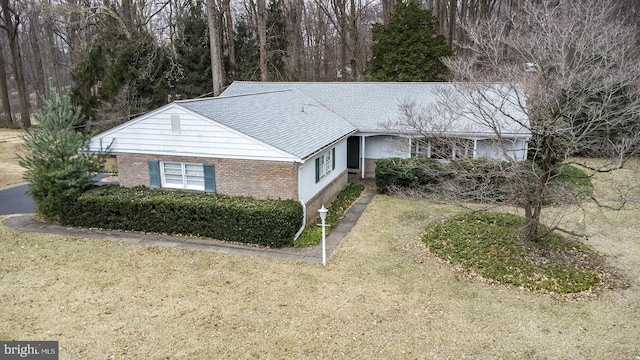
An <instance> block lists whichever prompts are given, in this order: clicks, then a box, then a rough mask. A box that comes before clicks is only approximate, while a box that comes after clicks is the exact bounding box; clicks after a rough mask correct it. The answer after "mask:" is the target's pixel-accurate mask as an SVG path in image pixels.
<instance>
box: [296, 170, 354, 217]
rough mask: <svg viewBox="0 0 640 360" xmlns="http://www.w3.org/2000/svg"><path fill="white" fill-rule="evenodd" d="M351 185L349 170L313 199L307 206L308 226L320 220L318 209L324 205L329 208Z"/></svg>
mask: <svg viewBox="0 0 640 360" xmlns="http://www.w3.org/2000/svg"><path fill="white" fill-rule="evenodd" d="M348 183H349V172H348V171H347V170H345V171H343V172H342V173H341V174H340V175H338V177H337V178H335V179H334V180H333V181H332V182H331V183H330V184H329V185H327V186H326V187H325V188H324V189H323V190H322V191H320V192H319V193H318V194H316V196H314V197H312V198H311V199H310V200H309V201H307V203H306V204H305V205H306V207H307V216H306V221H307V226H308V225H309V224H311V223H312V221H314V220H315V219H316V218H318V216H319V214H318V209H320V208H321V207H322V205H324V206H325V207H326V206H329V204H331V202H332V201H333V200H334V199H335V198H336V196H338V194H339V193H340V191H342V190H344V188H346V187H347V184H348Z"/></svg>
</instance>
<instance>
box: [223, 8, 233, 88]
mask: <svg viewBox="0 0 640 360" xmlns="http://www.w3.org/2000/svg"><path fill="white" fill-rule="evenodd" d="M230 2H231V1H230V0H224V3H223V6H224V16H225V22H226V25H227V47H228V49H229V82H232V81H233V80H235V78H236V46H235V39H234V31H233V14H231V6H230V5H229V3H230Z"/></svg>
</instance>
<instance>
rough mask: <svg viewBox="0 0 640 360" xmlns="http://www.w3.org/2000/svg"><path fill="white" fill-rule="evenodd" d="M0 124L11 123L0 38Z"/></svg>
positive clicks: (2, 42)
mask: <svg viewBox="0 0 640 360" xmlns="http://www.w3.org/2000/svg"><path fill="white" fill-rule="evenodd" d="M0 104H1V105H2V109H1V110H2V111H1V112H0V124H1V125H2V126H6V127H9V126H11V125H13V118H12V116H11V101H10V100H9V86H8V84H7V70H6V68H5V62H4V41H3V40H2V39H0Z"/></svg>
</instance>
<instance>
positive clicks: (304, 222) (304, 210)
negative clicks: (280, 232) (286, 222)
mask: <svg viewBox="0 0 640 360" xmlns="http://www.w3.org/2000/svg"><path fill="white" fill-rule="evenodd" d="M304 165H305V163H302V164H299V165H298V201H300V204H301V205H302V227H300V230H298V232H297V233H296V235H295V236H294V237H293V240H294V241H295V240H297V239H298V238H299V237H300V235H302V232H303V231H304V228H306V227H307V205H306V204H305V203H304V201H302V199H301V198H300V194H302V188H301V186H302V179H301V178H300V176H301V175H300V174H301V171H300V169H301V168H302V167H303V166H304Z"/></svg>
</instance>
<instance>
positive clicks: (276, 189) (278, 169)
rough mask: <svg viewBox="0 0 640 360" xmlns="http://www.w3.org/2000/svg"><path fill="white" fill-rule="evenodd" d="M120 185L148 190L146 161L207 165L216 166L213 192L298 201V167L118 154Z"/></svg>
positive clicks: (261, 162)
mask: <svg viewBox="0 0 640 360" xmlns="http://www.w3.org/2000/svg"><path fill="white" fill-rule="evenodd" d="M117 160H118V179H119V181H120V185H122V186H124V187H132V186H138V185H144V186H147V187H148V186H149V167H148V164H147V161H148V160H158V161H174V162H188V163H207V164H213V165H214V166H215V174H216V192H218V193H220V194H224V195H230V196H252V197H255V198H258V199H294V200H297V199H298V166H297V164H296V163H294V162H282V161H262V160H241V159H219V158H198V157H188V156H159V155H147V154H117Z"/></svg>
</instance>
